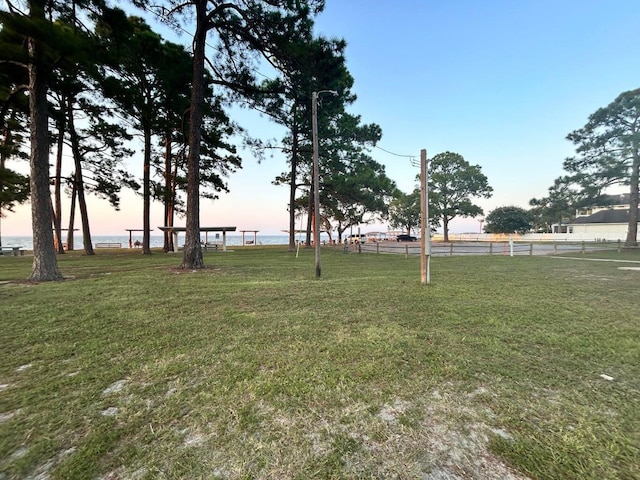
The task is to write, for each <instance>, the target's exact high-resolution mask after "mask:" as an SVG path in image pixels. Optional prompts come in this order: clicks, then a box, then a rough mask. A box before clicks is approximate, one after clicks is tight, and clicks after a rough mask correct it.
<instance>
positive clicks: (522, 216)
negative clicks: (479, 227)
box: [484, 206, 533, 234]
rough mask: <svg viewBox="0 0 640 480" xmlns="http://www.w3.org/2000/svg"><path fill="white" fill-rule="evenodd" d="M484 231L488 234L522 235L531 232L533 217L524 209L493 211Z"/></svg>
mask: <svg viewBox="0 0 640 480" xmlns="http://www.w3.org/2000/svg"><path fill="white" fill-rule="evenodd" d="M485 220H486V223H485V226H484V231H485V232H487V233H520V234H523V233H525V232H528V231H529V230H531V227H532V225H533V224H532V215H531V213H530V212H529V211H527V210H525V209H524V208H520V207H514V206H506V207H499V208H496V209H494V210H492V211H491V212H490V213H489V215H487V218H486V219H485Z"/></svg>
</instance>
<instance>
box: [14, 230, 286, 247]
mask: <svg viewBox="0 0 640 480" xmlns="http://www.w3.org/2000/svg"><path fill="white" fill-rule="evenodd" d="M201 237H202V241H203V242H204V240H205V235H204V234H202V235H201ZM62 238H63V240H64V241H65V242H66V238H67V237H66V235H64V234H63V236H62ZM296 238H297V237H296ZM132 240H133V242H135V241H136V240H138V241H140V242H142V235H133V237H132ZM208 240H209V242H214V241H215V242H218V241H219V242H222V234H220V237H219V238H216V236H215V233H209V235H208ZM244 240H245V244H247V245H249V244H253V242H254V236H253V234H249V235H245V237H244ZM91 241H92V243H93V246H94V247H95V245H96V243H120V244H122V247H123V248H129V235H128V234H125V235H95V236H94V235H92V236H91ZM250 242H251V243H250ZM178 243H179V244H180V246H182V245H183V244H184V234H182V235H180V236H179V237H178ZM255 244H256V245H288V244H289V237H288V235H285V234H283V235H260V234H259V233H258V235H257V236H256V238H255ZM240 245H242V235H227V246H229V247H233V246H240ZM2 246H3V247H22V248H23V249H25V250H33V237H31V236H28V237H27V236H24V237H10V236H6V237H5V236H3V237H2ZM150 246H151V248H158V247H159V248H162V247H163V246H164V237H162V236H158V235H155V236H154V235H152V236H151V238H150ZM74 248H75V250H82V249H83V248H84V243H83V239H82V235H76V236H74Z"/></svg>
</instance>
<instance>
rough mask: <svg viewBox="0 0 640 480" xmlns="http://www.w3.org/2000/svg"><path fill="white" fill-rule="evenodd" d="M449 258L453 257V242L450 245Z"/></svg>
mask: <svg viewBox="0 0 640 480" xmlns="http://www.w3.org/2000/svg"><path fill="white" fill-rule="evenodd" d="M449 256H450V257H453V242H451V243H449Z"/></svg>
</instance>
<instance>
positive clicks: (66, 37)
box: [0, 0, 102, 281]
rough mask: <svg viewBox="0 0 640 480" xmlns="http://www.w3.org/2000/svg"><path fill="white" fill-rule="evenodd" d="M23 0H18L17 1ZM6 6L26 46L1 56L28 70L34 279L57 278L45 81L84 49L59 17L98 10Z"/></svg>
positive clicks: (55, 4)
mask: <svg viewBox="0 0 640 480" xmlns="http://www.w3.org/2000/svg"><path fill="white" fill-rule="evenodd" d="M21 3H22V2H21ZM4 5H5V6H6V10H2V11H0V21H1V22H2V24H3V30H4V29H6V30H7V31H9V32H11V35H13V36H14V37H15V38H19V37H22V38H23V39H24V42H20V45H24V46H25V47H26V48H12V49H3V50H2V59H3V60H4V61H9V62H13V63H14V65H21V66H22V68H24V71H25V72H26V73H27V75H28V93H29V95H28V97H29V125H30V175H29V178H30V191H31V218H32V233H33V270H32V273H31V276H30V279H31V280H34V281H50V280H62V278H63V277H62V274H61V273H60V270H59V268H58V263H57V258H56V251H55V248H54V242H53V231H52V229H51V220H52V216H51V212H52V203H51V196H50V187H49V132H48V120H49V112H48V102H47V95H48V91H49V85H50V83H51V81H52V78H53V74H54V72H55V71H56V69H58V68H60V66H61V65H63V64H64V63H65V62H70V63H73V61H74V55H75V54H76V52H77V51H78V50H81V49H82V48H83V42H82V41H80V39H79V38H77V36H76V35H75V34H76V31H77V30H78V29H79V28H80V25H81V24H80V22H78V23H77V24H75V26H77V27H78V28H77V29H76V28H74V29H69V28H68V27H67V26H65V25H61V24H58V23H56V20H57V19H58V18H60V17H70V16H73V17H75V14H76V12H81V11H83V10H84V11H86V9H87V7H88V6H92V7H94V8H93V10H92V11H94V12H96V13H97V12H99V10H100V8H101V7H102V2H101V1H100V0H76V1H75V2H73V5H70V4H69V2H63V1H56V0H28V1H27V2H26V6H27V10H28V11H27V12H25V11H22V10H21V8H20V5H18V4H17V3H16V2H13V1H10V0H5V1H4Z"/></svg>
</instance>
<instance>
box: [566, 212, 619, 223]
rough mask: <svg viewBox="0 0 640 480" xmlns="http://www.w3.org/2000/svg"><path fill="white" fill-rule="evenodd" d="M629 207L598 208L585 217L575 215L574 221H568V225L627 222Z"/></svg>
mask: <svg viewBox="0 0 640 480" xmlns="http://www.w3.org/2000/svg"><path fill="white" fill-rule="evenodd" d="M628 222H629V209H622V208H618V209H609V210H599V211H597V212H596V213H594V214H592V215H589V216H587V217H577V218H576V219H575V220H574V221H572V222H569V224H570V225H576V224H584V223H628Z"/></svg>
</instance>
